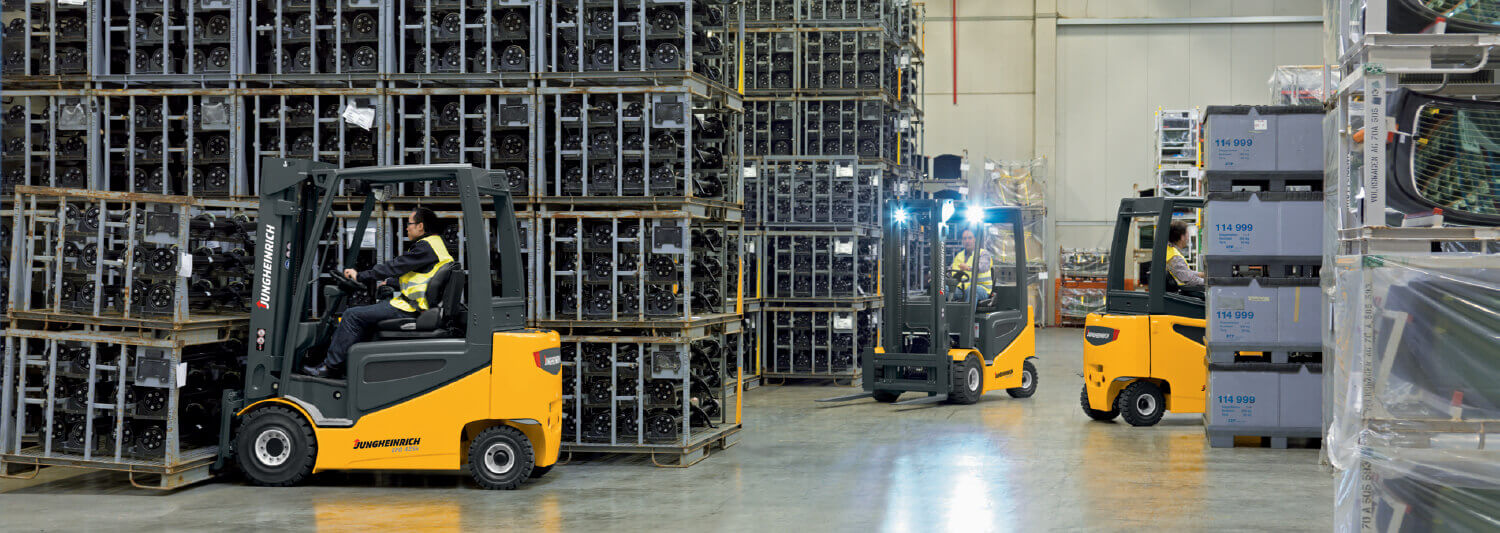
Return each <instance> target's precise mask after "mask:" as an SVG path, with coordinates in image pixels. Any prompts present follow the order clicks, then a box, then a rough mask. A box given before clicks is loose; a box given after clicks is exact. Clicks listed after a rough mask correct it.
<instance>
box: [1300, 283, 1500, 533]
mask: <svg viewBox="0 0 1500 533" xmlns="http://www.w3.org/2000/svg"><path fill="white" fill-rule="evenodd" d="M1496 267H1500V258H1497V257H1496V256H1485V255H1478V254H1437V255H1412V256H1404V255H1366V256H1340V257H1338V258H1336V259H1335V260H1334V270H1335V275H1336V276H1337V283H1336V284H1335V286H1334V289H1333V291H1334V292H1333V294H1332V299H1331V300H1330V301H1331V302H1332V306H1333V321H1334V323H1333V331H1335V332H1338V334H1337V335H1334V336H1332V343H1333V346H1332V347H1333V350H1334V352H1335V354H1336V356H1335V358H1334V364H1333V366H1332V369H1333V370H1332V371H1330V372H1326V374H1325V379H1328V380H1332V381H1331V383H1330V384H1329V387H1328V389H1329V390H1330V392H1331V395H1332V398H1331V401H1332V402H1333V406H1332V409H1331V420H1330V421H1329V428H1328V438H1327V441H1326V444H1325V445H1326V447H1327V452H1328V459H1329V462H1330V463H1331V464H1332V465H1333V466H1334V468H1335V469H1337V470H1338V472H1339V480H1338V489H1337V493H1336V499H1335V518H1334V522H1335V524H1336V529H1337V530H1338V531H1381V532H1387V531H1390V532H1404V531H1496V530H1500V268H1496Z"/></svg>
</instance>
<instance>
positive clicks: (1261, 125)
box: [1255, 120, 1270, 131]
mask: <svg viewBox="0 0 1500 533" xmlns="http://www.w3.org/2000/svg"><path fill="white" fill-rule="evenodd" d="M1268 128H1270V125H1269V124H1267V123H1266V121H1265V120H1257V121H1255V131H1266V130H1267V129H1268Z"/></svg>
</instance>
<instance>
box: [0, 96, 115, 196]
mask: <svg viewBox="0 0 1500 533" xmlns="http://www.w3.org/2000/svg"><path fill="white" fill-rule="evenodd" d="M0 112H3V115H0V193H3V194H7V195H8V194H11V193H12V192H14V190H15V186H17V185H42V186H49V187H51V186H59V187H78V188H91V187H100V186H101V184H100V183H97V178H93V177H94V176H97V175H98V174H97V172H94V169H93V168H92V167H91V166H90V164H89V162H90V161H91V160H93V159H95V158H96V157H97V156H96V154H97V153H98V150H99V136H98V135H90V134H89V132H90V131H97V130H98V126H99V115H98V109H97V106H95V105H94V102H93V100H92V99H91V98H89V97H88V96H87V95H86V93H85V91H68V90H59V91H25V90H20V91H18V90H7V91H5V92H4V95H3V97H0ZM91 178H92V179H91Z"/></svg>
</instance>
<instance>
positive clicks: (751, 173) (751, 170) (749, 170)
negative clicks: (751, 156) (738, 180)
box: [745, 166, 756, 178]
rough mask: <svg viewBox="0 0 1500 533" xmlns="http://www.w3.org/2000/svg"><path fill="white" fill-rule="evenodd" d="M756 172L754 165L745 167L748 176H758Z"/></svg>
mask: <svg viewBox="0 0 1500 533" xmlns="http://www.w3.org/2000/svg"><path fill="white" fill-rule="evenodd" d="M755 172H756V171H755V167H753V166H747V167H745V177H747V178H753V177H755V176H756V173H755Z"/></svg>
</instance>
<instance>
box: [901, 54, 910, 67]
mask: <svg viewBox="0 0 1500 533" xmlns="http://www.w3.org/2000/svg"><path fill="white" fill-rule="evenodd" d="M898 63H899V64H900V65H901V66H903V67H904V66H907V65H910V64H911V56H908V55H902V56H901V58H900V60H899V61H898Z"/></svg>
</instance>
